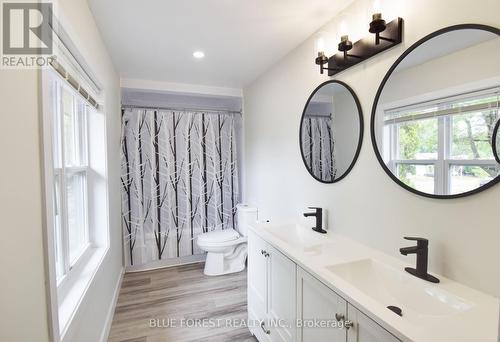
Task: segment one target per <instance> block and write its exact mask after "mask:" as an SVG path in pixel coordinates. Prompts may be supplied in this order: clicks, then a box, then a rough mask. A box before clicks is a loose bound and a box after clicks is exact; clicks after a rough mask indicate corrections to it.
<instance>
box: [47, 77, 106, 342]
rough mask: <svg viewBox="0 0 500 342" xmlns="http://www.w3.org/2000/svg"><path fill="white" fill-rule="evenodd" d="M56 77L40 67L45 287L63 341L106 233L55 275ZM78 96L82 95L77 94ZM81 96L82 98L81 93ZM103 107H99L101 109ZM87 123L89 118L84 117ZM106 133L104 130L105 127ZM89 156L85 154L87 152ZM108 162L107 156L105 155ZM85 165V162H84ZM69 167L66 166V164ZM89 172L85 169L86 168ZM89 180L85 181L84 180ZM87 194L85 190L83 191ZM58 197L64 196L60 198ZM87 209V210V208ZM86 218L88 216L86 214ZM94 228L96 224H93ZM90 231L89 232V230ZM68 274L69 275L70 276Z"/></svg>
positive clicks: (54, 329) (55, 335)
mask: <svg viewBox="0 0 500 342" xmlns="http://www.w3.org/2000/svg"><path fill="white" fill-rule="evenodd" d="M54 77H57V78H58V79H59V80H60V81H61V82H65V81H64V80H63V79H62V78H61V76H60V75H59V74H58V73H57V72H56V71H54V70H52V69H50V68H47V69H44V70H42V71H41V77H40V81H41V89H42V116H43V120H42V129H43V135H42V137H43V138H42V139H43V151H44V169H43V173H44V188H45V208H46V211H45V218H46V220H45V224H44V231H45V242H44V245H45V248H46V263H47V264H48V267H47V276H48V279H49V286H48V289H47V296H48V313H49V315H50V320H51V322H50V324H51V329H50V333H51V337H52V339H53V340H54V341H56V342H59V341H64V340H65V338H66V335H67V332H68V330H69V328H70V326H71V323H72V321H73V318H74V317H75V316H76V315H77V313H78V311H79V310H80V309H81V308H82V307H83V305H82V304H83V303H84V301H83V300H84V298H85V295H86V293H87V291H88V289H89V287H90V285H91V284H92V282H93V280H94V277H95V275H96V274H97V272H98V270H99V269H100V267H101V265H102V263H103V261H104V259H105V258H106V256H107V254H108V251H109V248H110V247H109V237H108V241H107V244H106V246H102V247H98V246H95V245H93V244H91V243H89V244H88V245H87V246H86V247H85V248H84V250H83V251H82V256H81V257H79V258H78V259H77V260H78V261H77V262H75V263H74V264H73V265H72V272H71V274H70V273H68V274H67V275H66V276H65V277H64V279H63V278H61V280H60V281H59V282H58V281H57V277H56V258H55V236H54V230H53V227H54V220H53V212H54V207H53V203H54V202H53V200H54V191H53V189H54V179H55V178H54V177H55V176H56V174H57V172H56V170H55V169H54V167H53V165H54V163H53V157H54V156H53V148H52V131H53V121H52V115H51V114H52V113H51V108H52V106H53V104H52V103H51V101H52V96H53V95H52V90H51V89H50V88H51V87H50V86H49V85H50V80H51V79H53V78H54ZM79 96H81V95H80V94H79ZM82 99H84V98H83V97H82ZM102 108H103V107H101V109H102ZM86 124H87V126H88V121H87V123H86ZM104 134H105V131H104ZM87 157H88V155H87ZM106 164H107V159H106ZM87 165H88V164H87ZM68 169H69V168H68ZM72 169H73V171H78V170H80V171H81V170H83V169H86V170H87V171H88V169H89V167H88V166H87V167H85V168H79V167H75V168H72ZM107 169H108V168H107V166H106V171H105V174H106V175H105V176H106V179H107V178H108V171H107ZM87 174H88V172H87ZM87 184H88V182H87ZM86 195H87V194H86ZM108 198H109V194H108V191H107V186H106V203H108ZM61 201H63V199H62V198H61ZM87 213H88V211H87ZM86 219H87V222H89V218H88V217H87V218H86ZM100 228H103V229H107V230H108V236H109V213H106V227H99V229H100ZM94 229H97V227H94ZM89 235H92V232H91V231H89ZM70 275H71V276H70Z"/></svg>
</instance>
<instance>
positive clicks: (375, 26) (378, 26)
mask: <svg viewBox="0 0 500 342" xmlns="http://www.w3.org/2000/svg"><path fill="white" fill-rule="evenodd" d="M385 28H386V25H385V20H384V19H382V14H381V13H375V14H373V16H372V22H371V23H370V29H369V30H368V31H369V32H370V33H380V32H384V31H385Z"/></svg>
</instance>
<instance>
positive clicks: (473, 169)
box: [372, 28, 500, 198]
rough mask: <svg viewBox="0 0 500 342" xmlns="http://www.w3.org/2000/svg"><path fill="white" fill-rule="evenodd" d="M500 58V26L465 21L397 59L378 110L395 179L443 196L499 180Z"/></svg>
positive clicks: (377, 143)
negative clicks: (495, 147) (495, 139)
mask: <svg viewBox="0 0 500 342" xmlns="http://www.w3.org/2000/svg"><path fill="white" fill-rule="evenodd" d="M493 30H494V29H493ZM410 50H411V49H410ZM499 61H500V38H499V36H498V34H497V33H493V32H489V31H485V30H482V29H475V28H464V29H456V30H451V31H447V32H444V33H442V34H438V35H435V36H433V37H432V38H431V39H428V40H426V41H424V42H423V43H422V44H421V45H419V46H417V47H416V48H415V49H414V50H412V51H411V52H410V53H409V54H407V55H406V56H405V57H404V58H403V59H402V60H401V61H400V63H399V64H397V66H396V68H395V69H394V70H393V71H392V73H390V76H389V77H388V78H387V81H386V83H385V84H383V85H382V86H381V87H382V88H381V91H380V94H379V96H378V97H377V99H376V103H375V107H374V109H373V113H372V134H373V135H374V147H375V150H376V152H377V153H378V157H379V161H380V162H381V163H382V164H383V166H384V169H385V170H386V172H388V173H389V174H390V175H391V177H392V178H393V179H394V180H396V181H397V182H398V183H399V184H400V185H403V186H404V187H406V188H407V189H409V190H411V191H413V192H416V193H419V194H421V195H425V196H430V197H438V198H447V197H459V196H463V195H465V194H469V193H471V192H476V191H479V190H480V189H483V188H486V187H487V186H489V185H492V184H494V183H495V182H496V181H497V180H498V179H496V177H497V176H498V175H499V171H500V168H499V164H497V163H496V162H495V159H494V156H493V153H492V138H491V137H492V132H493V129H494V125H495V123H496V121H497V118H498V117H499V99H500V98H499V96H500V62H499ZM396 63H397V62H396Z"/></svg>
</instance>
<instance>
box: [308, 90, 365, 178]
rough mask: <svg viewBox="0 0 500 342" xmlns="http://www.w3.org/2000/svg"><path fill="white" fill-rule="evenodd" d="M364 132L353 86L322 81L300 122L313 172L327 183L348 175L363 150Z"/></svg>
mask: <svg viewBox="0 0 500 342" xmlns="http://www.w3.org/2000/svg"><path fill="white" fill-rule="evenodd" d="M362 134H363V118H362V114H361V109H360V106H359V102H358V100H357V98H356V97H355V95H354V92H353V91H352V89H350V88H349V87H348V86H347V85H345V84H344V83H342V82H339V81H328V82H325V83H323V84H322V85H320V86H319V87H318V88H316V90H314V92H313V93H312V94H311V96H310V97H309V100H308V101H307V103H306V106H305V108H304V112H303V113H302V120H301V123H300V148H301V152H302V159H303V161H304V164H305V165H306V168H307V170H308V171H309V173H310V174H311V175H312V176H313V177H314V178H315V179H317V180H319V181H320V182H323V183H333V182H336V181H338V180H340V179H342V178H343V177H345V176H346V175H347V173H348V172H349V171H350V169H351V168H352V166H353V165H354V163H355V161H356V159H357V155H358V154H359V149H360V147H361V137H362Z"/></svg>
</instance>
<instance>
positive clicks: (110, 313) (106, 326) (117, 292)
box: [99, 267, 125, 342]
mask: <svg viewBox="0 0 500 342" xmlns="http://www.w3.org/2000/svg"><path fill="white" fill-rule="evenodd" d="M124 274H125V268H123V267H122V269H121V271H120V275H119V276H118V281H117V282H116V286H115V291H114V293H113V300H112V302H111V305H110V306H109V309H108V313H107V314H106V321H105V322H104V329H103V330H102V333H101V338H100V339H99V341H100V342H107V340H108V337H109V332H110V330H111V323H113V315H114V314H115V308H116V303H117V302H118V296H119V295H120V289H121V287H122V281H123V275H124Z"/></svg>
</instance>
